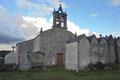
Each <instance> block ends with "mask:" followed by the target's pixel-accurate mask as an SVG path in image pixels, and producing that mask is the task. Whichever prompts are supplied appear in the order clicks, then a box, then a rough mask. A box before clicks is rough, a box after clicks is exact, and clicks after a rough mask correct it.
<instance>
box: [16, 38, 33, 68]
mask: <svg viewBox="0 0 120 80" xmlns="http://www.w3.org/2000/svg"><path fill="white" fill-rule="evenodd" d="M17 48H18V49H17V50H18V52H17V53H18V60H19V69H21V70H26V69H30V68H31V61H30V55H29V54H30V53H31V52H32V49H33V40H28V41H24V42H21V43H19V44H17Z"/></svg>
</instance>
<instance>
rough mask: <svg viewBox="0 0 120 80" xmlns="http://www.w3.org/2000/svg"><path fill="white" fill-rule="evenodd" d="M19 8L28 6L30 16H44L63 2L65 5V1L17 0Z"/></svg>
mask: <svg viewBox="0 0 120 80" xmlns="http://www.w3.org/2000/svg"><path fill="white" fill-rule="evenodd" d="M16 2H17V5H18V7H19V8H21V9H23V8H26V9H28V10H29V14H30V16H37V17H38V16H44V15H46V14H48V13H50V12H52V11H53V9H54V8H55V7H58V6H59V4H62V6H63V7H65V6H66V5H65V3H63V2H61V1H60V0H16Z"/></svg>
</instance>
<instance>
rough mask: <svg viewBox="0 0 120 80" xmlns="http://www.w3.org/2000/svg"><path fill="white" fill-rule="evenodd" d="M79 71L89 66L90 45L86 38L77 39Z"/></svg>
mask: <svg viewBox="0 0 120 80" xmlns="http://www.w3.org/2000/svg"><path fill="white" fill-rule="evenodd" d="M78 55H79V61H78V62H79V63H78V65H79V70H84V69H86V68H87V67H88V65H89V64H90V43H89V41H88V39H87V38H86V36H83V37H82V38H81V39H79V52H78Z"/></svg>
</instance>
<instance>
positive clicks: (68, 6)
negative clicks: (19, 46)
mask: <svg viewBox="0 0 120 80" xmlns="http://www.w3.org/2000/svg"><path fill="white" fill-rule="evenodd" d="M59 4H62V6H63V9H64V11H66V12H67V14H68V30H69V31H71V32H73V33H75V32H76V33H77V34H78V35H80V34H83V33H84V34H86V35H87V36H89V35H92V34H96V36H99V34H102V35H103V36H105V35H109V34H113V35H114V36H120V0H0V50H7V49H11V46H12V45H15V44H16V43H17V42H20V41H24V40H28V39H32V38H34V37H35V36H37V35H38V34H39V30H40V28H41V27H42V28H43V30H47V29H50V28H51V26H52V12H53V9H54V8H55V9H56V10H57V9H58V7H59Z"/></svg>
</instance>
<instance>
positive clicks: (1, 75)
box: [0, 67, 120, 80]
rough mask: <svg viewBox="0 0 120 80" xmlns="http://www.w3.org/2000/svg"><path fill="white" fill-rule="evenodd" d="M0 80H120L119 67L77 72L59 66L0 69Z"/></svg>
mask: <svg viewBox="0 0 120 80" xmlns="http://www.w3.org/2000/svg"><path fill="white" fill-rule="evenodd" d="M0 80H120V69H117V70H112V71H109V70H104V71H103V70H97V71H89V72H79V73H77V72H74V71H67V70H65V69H64V68H60V67H59V68H58V67H51V68H47V69H46V70H40V69H32V70H29V71H19V70H14V71H2V72H0Z"/></svg>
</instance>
